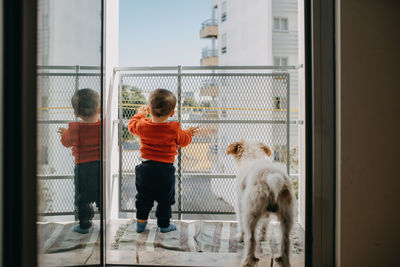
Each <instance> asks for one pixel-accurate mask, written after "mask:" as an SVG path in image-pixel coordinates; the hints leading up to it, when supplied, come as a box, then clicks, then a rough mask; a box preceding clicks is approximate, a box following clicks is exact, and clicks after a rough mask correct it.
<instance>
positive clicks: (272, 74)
mask: <svg viewBox="0 0 400 267" xmlns="http://www.w3.org/2000/svg"><path fill="white" fill-rule="evenodd" d="M286 75H288V73H276V72H275V73H239V72H238V73H182V74H179V76H181V77H192V76H193V77H197V76H204V77H206V76H214V77H215V76H220V77H228V76H230V77H234V76H240V77H244V76H250V77H279V76H286ZM164 76H165V77H178V74H176V73H129V74H121V78H124V77H164Z"/></svg>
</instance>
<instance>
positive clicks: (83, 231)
mask: <svg viewBox="0 0 400 267" xmlns="http://www.w3.org/2000/svg"><path fill="white" fill-rule="evenodd" d="M89 229H90V228H86V229H84V228H81V227H80V226H79V225H77V226H75V227H74V228H73V230H74V232H77V233H80V234H87V233H89Z"/></svg>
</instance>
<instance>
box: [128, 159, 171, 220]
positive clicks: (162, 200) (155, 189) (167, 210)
mask: <svg viewBox="0 0 400 267" xmlns="http://www.w3.org/2000/svg"><path fill="white" fill-rule="evenodd" d="M135 174H136V182H135V184H136V190H137V194H136V218H137V219H141V220H147V219H148V217H149V213H150V210H151V209H152V207H153V205H154V201H157V204H158V205H157V209H156V217H157V225H158V227H161V228H165V227H168V226H169V221H170V219H171V217H172V211H171V206H172V205H174V204H175V167H174V165H173V164H172V163H162V162H158V161H151V160H149V161H144V162H142V163H141V164H139V165H137V166H136V168H135Z"/></svg>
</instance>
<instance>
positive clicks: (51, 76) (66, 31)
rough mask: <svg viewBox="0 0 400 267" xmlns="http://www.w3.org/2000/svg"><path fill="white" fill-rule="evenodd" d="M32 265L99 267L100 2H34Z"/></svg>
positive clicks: (100, 218)
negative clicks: (35, 198)
mask: <svg viewBox="0 0 400 267" xmlns="http://www.w3.org/2000/svg"><path fill="white" fill-rule="evenodd" d="M37 12H38V28H37V40H38V49H37V59H38V60H37V62H38V66H37V86H38V87H37V88H38V91H37V128H38V138H37V148H38V149H37V153H38V154H37V158H38V162H37V164H38V166H37V188H38V208H37V211H38V214H37V233H38V241H37V242H38V253H39V257H38V258H39V266H60V265H62V266H82V265H98V264H101V263H102V260H101V258H102V252H101V251H102V250H101V247H102V223H101V222H102V209H101V208H102V205H101V201H102V190H101V189H102V171H101V170H102V167H101V166H102V163H101V155H102V134H101V133H102V131H101V129H102V116H101V114H102V111H101V103H102V92H103V90H102V54H103V53H102V40H103V38H102V24H103V16H102V14H103V3H102V1H101V0H85V1H81V0H39V1H38V10H37Z"/></svg>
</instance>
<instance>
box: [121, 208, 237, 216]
mask: <svg viewBox="0 0 400 267" xmlns="http://www.w3.org/2000/svg"><path fill="white" fill-rule="evenodd" d="M120 212H127V213H130V212H136V210H126V209H121V210H120ZM151 213H154V212H151ZM172 213H174V214H179V213H181V214H213V215H214V214H215V215H233V214H235V212H230V211H181V212H180V211H177V210H173V211H172Z"/></svg>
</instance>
